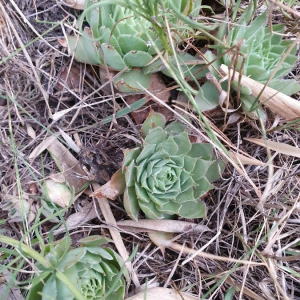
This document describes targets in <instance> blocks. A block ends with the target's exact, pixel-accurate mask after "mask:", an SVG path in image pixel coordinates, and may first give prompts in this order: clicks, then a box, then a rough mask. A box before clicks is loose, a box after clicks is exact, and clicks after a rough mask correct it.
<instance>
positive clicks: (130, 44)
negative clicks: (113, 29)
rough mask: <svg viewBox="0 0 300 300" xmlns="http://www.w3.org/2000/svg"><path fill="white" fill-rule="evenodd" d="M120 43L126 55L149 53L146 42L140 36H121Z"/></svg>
mask: <svg viewBox="0 0 300 300" xmlns="http://www.w3.org/2000/svg"><path fill="white" fill-rule="evenodd" d="M118 43H119V45H120V47H121V49H122V51H123V53H124V54H125V53H128V52H130V51H144V52H147V50H148V47H147V43H146V42H145V41H144V40H142V39H141V38H139V37H138V36H134V35H130V34H121V35H120V36H119V37H118ZM151 57H152V56H151Z"/></svg>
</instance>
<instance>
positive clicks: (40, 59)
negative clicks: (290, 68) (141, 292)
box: [0, 0, 300, 300]
mask: <svg viewBox="0 0 300 300" xmlns="http://www.w3.org/2000/svg"><path fill="white" fill-rule="evenodd" d="M14 5H16V6H17V7H19V11H17V10H16V9H15V8H14ZM76 13H77V12H76V11H74V10H72V9H69V8H66V7H61V6H60V5H58V4H57V3H56V2H55V1H42V0H36V1H34V2H32V1H29V0H26V1H18V0H15V1H12V0H11V1H9V0H5V1H3V2H1V3H0V59H2V60H5V58H6V57H8V56H9V55H10V54H12V53H15V54H14V55H11V56H10V58H9V59H7V60H6V61H5V62H3V63H2V64H0V95H1V96H3V97H5V98H6V100H5V99H4V98H0V172H1V173H0V174H1V175H0V186H2V185H4V186H6V187H8V189H9V190H13V189H14V188H16V186H17V184H18V182H19V183H20V186H21V189H22V191H23V192H26V193H29V194H31V195H32V198H33V199H34V201H33V205H34V206H37V207H38V206H39V205H40V203H39V196H40V193H41V190H40V187H39V183H42V181H43V179H44V178H45V177H47V176H49V174H51V173H55V172H57V168H56V166H55V163H54V162H53V159H52V158H51V156H50V155H49V154H47V153H45V152H44V153H43V156H41V157H40V158H37V159H35V160H34V161H33V162H31V161H29V160H28V157H29V155H30V153H31V152H32V151H33V149H35V147H37V146H38V145H39V144H40V143H42V142H43V141H44V140H45V139H46V137H49V136H50V132H52V133H57V132H58V131H59V130H60V129H62V130H63V131H64V132H65V133H67V134H68V135H69V136H71V137H73V138H74V139H75V141H77V145H78V146H79V147H87V148H89V149H100V150H101V151H102V152H104V153H107V155H109V153H111V151H113V152H114V153H115V155H116V156H118V155H119V154H118V153H121V152H120V149H121V148H129V147H131V146H133V145H134V143H135V140H134V139H139V138H140V137H139V133H138V130H139V126H136V125H134V122H133V121H132V120H131V119H130V117H127V118H121V119H118V120H117V121H115V122H113V123H111V124H107V125H102V126H99V122H100V121H101V120H103V119H104V118H106V117H107V116H110V115H112V114H113V113H114V111H115V109H116V106H115V105H114V103H113V99H114V95H113V94H111V93H109V89H108V90H107V91H108V93H103V91H102V90H100V89H99V88H100V87H101V84H100V82H99V74H98V70H97V68H93V67H90V66H84V65H83V64H79V63H77V62H76V61H73V60H72V58H71V57H69V56H68V55H67V53H66V51H65V49H63V47H62V46H60V44H59V43H58V39H59V38H63V37H64V35H65V33H67V32H71V29H70V28H71V27H72V26H73V22H74V20H75V18H76V17H77V16H76V15H75V14H76ZM273 17H274V19H282V14H281V12H280V11H279V10H276V11H275V12H274V14H273ZM296 17H297V16H296ZM296 17H295V18H296ZM36 19H38V20H39V22H38V23H37V22H36V21H35V20H36ZM25 20H26V22H25ZM296 20H298V19H296ZM49 21H51V22H55V24H54V25H57V26H56V27H55V28H53V27H52V26H53V25H52V24H49V23H47V22H49ZM295 24H296V21H294V22H293V21H287V25H288V28H289V29H290V30H291V32H293V33H295V31H296V30H299V28H298V26H299V23H298V25H295ZM295 26H296V27H297V28H295ZM51 28H52V29H51ZM49 29H51V30H49ZM47 30H49V32H48V33H46V34H44V33H45V32H46V31H47ZM40 35H43V37H42V38H38V39H36V38H37V37H38V36H40ZM34 39H36V41H34V42H32V43H31V41H33V40H34ZM29 43H30V44H29ZM24 45H26V47H24ZM20 47H23V50H21V51H18V49H20ZM16 51H17V53H16ZM299 65H300V64H298V66H296V67H295V71H294V74H295V76H296V77H297V76H298V77H297V78H299ZM73 72H74V73H73ZM78 73H79V74H80V76H79V78H78V76H76V75H77V74H78ZM66 77H70V78H71V79H70V80H67V82H65V83H60V82H61V81H62V78H66ZM297 97H298V99H297V100H299V95H296V96H294V98H297ZM7 99H11V100H7ZM117 102H118V103H119V104H120V105H122V104H123V101H122V100H119V99H118V101H117ZM16 103H17V104H18V105H17V104H16ZM72 107H73V109H72V110H69V111H67V112H66V114H64V115H62V116H61V117H60V118H58V119H56V120H55V121H54V120H52V119H51V116H52V115H54V114H55V113H57V112H59V111H62V110H64V109H69V108H72ZM213 123H214V125H215V126H216V127H219V128H220V127H221V126H222V125H223V117H221V118H220V119H218V118H215V119H214V120H213ZM41 125H43V126H41ZM281 125H282V124H281V123H279V124H277V123H276V119H275V120H274V122H273V121H269V122H267V123H266V124H265V126H266V132H267V137H268V138H269V139H270V140H273V141H277V142H281V143H286V144H289V145H293V146H298V147H300V141H299V131H298V129H297V128H296V127H291V128H288V129H285V128H284V127H282V126H281ZM195 126H198V125H197V124H195ZM276 126H277V128H278V129H277V130H272V129H273V127H276ZM278 126H279V127H278ZM194 134H195V135H197V136H198V133H197V132H195V133H194ZM222 134H223V135H224V136H225V137H226V139H227V140H228V141H230V143H231V144H232V145H234V146H235V147H236V148H237V149H240V150H242V151H244V152H246V153H248V154H249V155H250V156H252V157H254V158H256V159H258V160H260V161H262V162H264V163H265V164H266V165H265V166H264V167H261V166H245V168H244V172H245V174H247V176H248V179H250V181H252V182H253V183H254V185H255V186H256V188H257V190H258V191H260V192H261V194H262V195H263V203H262V206H261V207H260V209H258V207H257V204H258V203H261V202H262V199H261V198H260V197H259V195H258V194H257V193H256V192H255V191H254V188H253V186H252V185H251V184H250V182H249V180H248V179H247V178H246V177H245V176H243V175H242V174H241V173H240V172H237V171H236V169H235V168H234V167H232V166H231V165H228V167H227V169H226V172H225V173H224V174H223V178H222V180H219V182H217V183H216V186H217V189H216V190H215V191H214V192H212V193H210V194H209V196H208V197H207V198H206V199H205V202H206V203H207V206H208V218H207V219H204V220H186V221H188V222H196V223H199V224H202V225H206V226H208V227H209V228H210V229H211V231H206V232H203V233H202V234H199V233H197V232H194V231H193V230H190V231H188V232H186V233H184V234H179V236H178V239H177V240H176V242H177V243H178V244H181V245H183V244H184V245H185V246H186V247H189V248H191V249H195V250H199V249H201V251H204V252H206V253H208V254H212V255H216V256H222V257H229V258H234V259H238V260H242V259H243V260H245V259H247V260H251V261H253V262H257V263H262V265H259V266H257V265H254V266H252V265H246V264H241V263H236V262H234V261H230V260H229V261H220V260H217V259H214V258H213V257H212V258H209V257H205V258H204V257H195V258H193V259H190V260H188V261H186V263H185V264H183V262H184V261H185V260H186V259H187V258H188V257H189V256H188V255H187V254H185V253H184V251H180V250H178V249H177V250H176V251H173V250H171V249H168V248H166V249H165V250H164V251H161V249H159V247H157V246H155V245H153V243H152V242H151V241H150V239H149V237H148V235H147V234H145V233H135V232H128V231H126V232H125V233H124V232H122V238H123V242H124V244H125V246H126V249H127V251H128V252H129V253H131V252H132V251H133V249H134V248H135V246H136V245H138V246H139V250H138V252H137V254H136V256H135V258H134V260H133V262H132V266H133V268H134V270H135V272H136V274H137V279H138V282H139V284H140V285H143V284H145V283H146V281H147V280H148V286H157V285H159V286H169V287H173V288H175V289H178V290H184V291H189V292H192V293H193V294H195V295H199V296H203V295H206V296H205V299H224V296H225V294H226V293H227V291H228V290H229V289H230V288H231V287H235V288H236V291H237V292H236V293H235V294H234V296H233V299H276V300H277V299H300V267H299V258H300V248H299V245H300V239H299V231H300V218H299V212H300V204H299V195H300V194H299V193H300V184H299V177H298V175H299V172H300V169H299V159H297V158H294V157H289V156H286V155H282V154H276V153H271V155H272V156H271V157H270V156H268V153H267V151H266V150H265V149H264V148H262V147H258V146H256V145H254V144H252V143H250V142H247V141H244V140H243V138H245V137H254V138H261V137H262V129H261V124H259V123H257V122H255V121H249V120H248V121H247V122H239V123H237V124H233V125H232V124H229V125H228V126H227V127H226V130H225V131H224V132H223V133H222ZM74 155H76V157H77V159H79V158H80V157H79V156H78V154H74ZM270 162H272V164H273V166H274V167H273V170H272V168H270V167H268V166H269V165H268V163H270ZM119 164H120V157H119V156H118V158H116V159H115V162H114V164H112V166H111V169H110V171H111V172H113V171H115V170H116V169H117V167H118V166H119ZM33 190H34V191H33ZM266 191H267V193H266ZM2 196H3V195H2ZM1 200H3V199H1ZM90 202H91V199H90V198H89V197H88V196H87V195H84V194H83V195H81V196H80V198H79V199H78V200H77V202H76V203H75V204H74V205H73V207H72V208H71V209H70V210H69V211H68V212H67V215H66V217H68V216H69V215H70V214H72V213H74V212H76V211H80V209H81V207H84V206H85V205H87V204H88V203H90ZM111 210H112V212H113V214H114V217H115V219H116V220H117V221H118V220H123V219H126V218H127V216H126V213H125V211H124V209H123V205H122V202H121V199H119V200H117V201H116V202H113V203H111ZM98 214H99V217H100V219H97V218H96V219H94V220H91V221H88V222H87V223H85V224H82V225H81V226H80V227H78V228H76V229H75V230H72V234H71V237H72V239H73V241H74V244H75V243H76V241H77V240H78V239H79V238H80V237H82V236H83V235H87V234H105V235H109V231H108V229H107V228H109V226H107V224H105V222H102V221H103V220H102V219H103V216H102V214H101V211H100V210H98ZM0 215H1V219H6V218H7V212H5V211H0ZM101 220H102V221H101ZM27 226H28V224H27ZM52 226H53V224H51V223H49V222H46V223H44V224H43V225H42V226H40V228H39V231H40V233H41V234H43V235H44V236H46V235H47V233H48V232H49V230H50V229H51V227H52ZM1 231H2V232H3V234H5V235H8V236H11V237H14V238H16V239H20V238H21V237H22V236H23V234H24V232H25V231H26V226H25V227H24V226H23V224H21V223H5V225H2V228H1ZM61 237H63V235H62V234H60V235H57V236H56V238H57V239H59V238H61ZM33 238H34V234H33V233H32V234H31V235H30V236H29V237H28V239H29V240H30V239H33ZM46 241H47V240H46ZM27 242H28V240H27ZM292 255H293V256H292ZM26 270H30V266H29V265H27V266H26ZM170 273H172V277H170V276H169V274H170ZM17 278H18V280H19V282H22V281H24V280H26V279H28V274H26V273H20V274H19V275H18V277H17ZM136 285H137V284H136ZM213 287H214V289H212V288H213ZM210 289H211V292H210V293H209V295H207V294H206V293H207V292H208V291H209V290H210ZM133 290H134V285H133V283H131V285H129V286H128V292H129V293H130V292H132V291H133ZM251 292H252V294H251ZM256 297H257V298H256ZM259 297H261V298H259Z"/></svg>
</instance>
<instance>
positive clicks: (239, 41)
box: [196, 5, 300, 117]
mask: <svg viewBox="0 0 300 300" xmlns="http://www.w3.org/2000/svg"><path fill="white" fill-rule="evenodd" d="M249 7H250V8H251V5H249ZM250 17H251V15H250V14H249V10H246V11H245V13H244V14H243V15H242V16H241V17H240V20H239V22H237V23H238V24H237V25H236V26H235V27H234V28H231V29H230V31H229V34H228V35H227V36H226V35H224V34H223V32H224V31H223V29H224V27H221V28H220V32H219V36H221V35H222V36H224V37H223V41H224V43H225V45H226V48H225V49H224V47H222V45H218V55H219V56H220V57H221V58H220V59H219V60H218V61H216V62H215V63H213V65H214V68H213V67H212V66H210V67H209V69H210V71H211V72H212V73H213V74H214V75H215V76H216V77H217V78H218V74H217V73H216V71H215V69H219V67H220V65H221V64H225V65H227V66H228V67H229V66H231V67H234V68H235V69H236V70H237V71H238V72H240V73H242V74H243V75H245V76H249V77H250V78H252V79H254V80H256V81H258V82H261V83H263V84H267V85H268V86H270V87H272V88H274V89H276V90H277V91H280V92H282V93H284V94H286V95H291V94H294V93H296V92H298V91H299V90H300V85H299V84H298V83H297V82H296V81H295V80H294V79H284V77H285V76H287V75H288V74H289V73H290V72H291V70H292V69H293V68H294V66H295V63H296V62H297V56H296V51H297V48H296V46H294V47H292V43H293V41H291V40H284V39H283V36H282V35H283V33H284V31H285V27H284V24H276V25H273V26H272V31H271V29H270V27H266V25H267V17H268V15H267V12H264V13H262V14H261V15H259V16H258V17H257V18H255V19H254V21H253V22H252V23H250V24H249V25H247V23H248V21H249V19H250ZM224 25H226V24H224ZM226 26H227V25H226ZM221 33H222V34H221ZM235 46H239V47H240V48H239V55H238V56H237V55H236V51H237V48H236V47H235ZM290 47H292V48H290ZM228 49H231V50H229V51H228ZM205 56H206V58H207V59H208V62H212V61H213V60H215V59H216V57H215V56H214V55H213V54H212V53H211V52H210V51H208V52H207V53H206V54H205ZM237 57H238V59H236V58H237ZM283 58H284V59H283ZM279 64H280V66H279ZM269 79H270V80H269ZM223 87H224V88H225V89H227V87H226V84H224V85H223ZM232 88H233V89H234V90H236V91H238V90H239V91H240V99H241V104H242V108H243V110H244V112H245V113H247V114H248V115H249V116H250V117H255V116H257V114H260V113H262V111H261V109H260V108H257V104H256V98H255V97H254V96H252V95H251V91H250V90H249V89H248V88H247V87H244V86H238V84H237V82H233V83H232ZM201 93H202V94H201ZM201 93H199V95H198V99H196V100H198V104H199V107H200V109H201V101H203V98H205V100H206V101H207V99H208V101H209V96H210V95H212V94H214V95H215V94H216V91H215V87H214V86H213V85H212V84H211V83H209V82H208V83H206V84H205V85H204V86H203V88H202V91H201ZM203 94H206V96H205V95H203ZM217 104H218V102H216V105H217ZM255 107H256V108H257V109H256V110H255V109H254V108H255ZM260 115H261V116H262V114H260Z"/></svg>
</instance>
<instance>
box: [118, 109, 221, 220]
mask: <svg viewBox="0 0 300 300" xmlns="http://www.w3.org/2000/svg"><path fill="white" fill-rule="evenodd" d="M142 131H143V134H144V136H145V139H144V141H143V145H142V146H140V147H137V148H134V149H131V150H125V151H124V154H125V158H124V162H123V169H122V170H123V173H124V174H125V182H126V189H125V193H124V206H125V209H126V211H127V213H128V215H129V216H130V217H131V218H132V219H134V220H137V219H138V214H139V211H140V209H141V210H142V211H143V212H144V213H145V215H146V217H148V218H150V219H163V218H172V217H173V216H175V215H178V216H181V217H185V218H201V217H205V216H206V206H205V204H204V203H203V202H202V201H201V200H200V198H201V196H203V195H204V194H205V193H206V192H208V191H209V190H210V189H212V188H213V185H212V184H211V182H213V181H214V180H216V179H217V178H219V177H220V173H221V172H222V170H223V168H224V164H223V163H222V162H221V161H217V160H216V158H215V156H214V152H213V148H212V146H211V145H210V144H205V143H191V142H190V139H189V135H188V132H187V130H186V129H185V127H184V126H183V125H182V124H181V123H179V122H173V123H171V124H169V125H167V126H166V127H165V118H164V116H163V115H161V114H158V113H154V112H153V111H152V112H150V114H149V116H148V118H147V119H146V121H145V123H144V124H143V127H142Z"/></svg>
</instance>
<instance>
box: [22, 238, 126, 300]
mask: <svg viewBox="0 0 300 300" xmlns="http://www.w3.org/2000/svg"><path fill="white" fill-rule="evenodd" d="M108 241H109V240H108V239H106V238H103V237H101V236H90V237H88V238H85V239H82V240H81V241H80V243H81V246H80V247H79V248H74V249H69V247H70V245H69V244H68V241H67V239H64V240H62V241H61V242H60V243H59V244H58V245H56V246H55V247H54V248H53V249H52V250H51V251H50V252H49V253H48V254H47V255H46V259H47V260H48V261H49V263H50V264H51V265H52V267H53V268H50V269H49V268H48V269H45V267H42V266H38V268H39V269H40V270H39V271H40V273H39V276H37V277H36V278H34V279H33V286H32V288H31V289H30V293H29V296H28V298H27V299H28V300H39V299H42V300H46V299H57V300H62V299H63V300H66V299H68V300H73V299H74V300H75V299H76V298H75V296H74V292H72V291H71V290H70V289H69V288H68V287H67V285H66V284H65V283H64V282H62V281H61V280H60V279H58V278H57V274H56V271H55V269H56V270H59V271H60V272H61V273H63V274H64V275H65V276H66V277H67V278H68V279H69V281H70V282H71V283H72V284H73V285H74V286H75V287H76V288H77V289H78V290H79V292H81V294H82V295H83V296H84V297H85V299H87V300H100V299H101V300H123V299H124V291H125V282H124V280H123V279H122V278H120V276H119V274H120V270H121V267H122V264H123V262H122V259H121V257H120V256H119V255H118V254H117V253H116V252H114V251H113V250H112V249H110V248H107V247H102V246H103V245H104V244H106V243H107V242H108ZM41 279H42V281H41Z"/></svg>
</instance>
